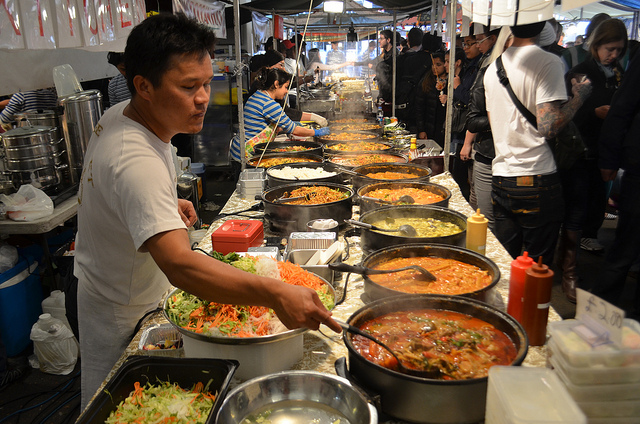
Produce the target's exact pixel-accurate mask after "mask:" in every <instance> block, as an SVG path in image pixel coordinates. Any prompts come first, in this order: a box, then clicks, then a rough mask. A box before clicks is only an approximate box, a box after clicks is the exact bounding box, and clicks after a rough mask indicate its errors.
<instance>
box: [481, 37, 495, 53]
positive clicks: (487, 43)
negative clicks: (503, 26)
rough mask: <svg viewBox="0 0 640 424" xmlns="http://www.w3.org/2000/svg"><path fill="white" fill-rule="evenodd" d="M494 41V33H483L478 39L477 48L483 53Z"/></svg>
mask: <svg viewBox="0 0 640 424" xmlns="http://www.w3.org/2000/svg"><path fill="white" fill-rule="evenodd" d="M495 43H496V37H495V36H494V35H483V36H481V37H480V38H479V39H478V44H476V45H477V46H478V50H480V53H482V54H485V53H486V52H488V51H489V50H491V47H493V45H494V44H495Z"/></svg>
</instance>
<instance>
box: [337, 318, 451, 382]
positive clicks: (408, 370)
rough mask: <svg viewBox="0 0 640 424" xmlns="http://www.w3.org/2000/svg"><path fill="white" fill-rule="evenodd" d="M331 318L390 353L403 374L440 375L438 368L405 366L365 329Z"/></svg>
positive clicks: (432, 376) (433, 376) (347, 330)
mask: <svg viewBox="0 0 640 424" xmlns="http://www.w3.org/2000/svg"><path fill="white" fill-rule="evenodd" d="M333 320H334V321H335V322H337V323H338V325H340V327H342V329H343V330H344V331H346V332H348V333H351V334H357V335H358V336H362V337H364V338H366V339H369V340H371V341H372V342H374V343H376V344H378V345H380V346H382V347H383V348H384V349H385V350H386V351H387V352H389V353H390V354H391V356H393V357H394V358H395V360H396V362H397V365H398V368H400V372H402V373H403V374H408V375H413V376H416V377H422V378H438V377H439V376H440V370H439V369H437V368H435V369H433V370H429V371H424V370H417V369H413V368H409V367H407V366H405V365H404V364H403V363H402V361H401V360H400V358H399V357H398V355H397V354H396V353H395V352H394V351H393V350H392V349H391V348H390V347H389V346H387V345H386V344H384V343H383V342H382V341H381V340H379V339H377V338H375V337H374V336H372V335H371V334H369V333H367V332H366V331H362V330H360V329H359V328H358V327H355V326H353V325H350V324H347V323H346V322H344V321H340V320H339V319H335V318H334V319H333Z"/></svg>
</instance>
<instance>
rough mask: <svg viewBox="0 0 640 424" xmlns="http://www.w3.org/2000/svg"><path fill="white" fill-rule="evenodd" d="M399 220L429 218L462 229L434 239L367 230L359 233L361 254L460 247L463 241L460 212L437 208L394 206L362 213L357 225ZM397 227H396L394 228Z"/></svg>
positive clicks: (464, 232) (463, 224)
mask: <svg viewBox="0 0 640 424" xmlns="http://www.w3.org/2000/svg"><path fill="white" fill-rule="evenodd" d="M402 218H433V219H437V220H439V221H444V222H451V223H453V224H455V225H457V226H458V227H460V228H461V229H462V231H461V232H459V233H457V234H452V235H448V236H438V237H405V236H402V235H401V234H400V233H389V232H384V233H383V232H379V231H373V230H370V229H366V228H362V229H360V244H361V246H362V251H363V252H365V253H371V252H373V251H375V250H378V249H382V248H385V247H388V246H397V245H402V244H408V243H414V244H415V243H424V244H427V243H440V244H447V245H451V246H460V247H464V246H465V245H466V238H467V217H466V216H465V215H463V214H461V213H460V212H457V211H453V210H451V209H447V208H443V207H440V206H427V205H398V206H386V207H383V208H380V209H375V210H372V211H369V212H366V213H364V214H362V215H361V216H360V221H361V222H365V223H367V224H372V223H374V222H376V221H379V220H381V219H393V220H395V219H402ZM398 225H400V224H398Z"/></svg>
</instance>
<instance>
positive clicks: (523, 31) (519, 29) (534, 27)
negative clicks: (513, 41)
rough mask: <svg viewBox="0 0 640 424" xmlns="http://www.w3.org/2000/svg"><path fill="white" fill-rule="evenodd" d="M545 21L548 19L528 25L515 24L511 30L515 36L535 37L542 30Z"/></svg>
mask: <svg viewBox="0 0 640 424" xmlns="http://www.w3.org/2000/svg"><path fill="white" fill-rule="evenodd" d="M545 23H546V21H542V22H536V23H533V24H526V25H515V26H512V27H511V32H512V33H513V36H514V37H518V38H533V37H535V36H536V35H538V34H540V33H541V32H542V30H543V29H544V25H545Z"/></svg>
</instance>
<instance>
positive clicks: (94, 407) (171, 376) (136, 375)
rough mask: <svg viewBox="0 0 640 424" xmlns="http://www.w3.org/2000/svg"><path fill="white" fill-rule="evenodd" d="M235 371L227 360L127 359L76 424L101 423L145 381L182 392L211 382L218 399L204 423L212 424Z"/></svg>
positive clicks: (230, 361) (211, 388) (232, 363)
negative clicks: (169, 385) (168, 384)
mask: <svg viewBox="0 0 640 424" xmlns="http://www.w3.org/2000/svg"><path fill="white" fill-rule="evenodd" d="M237 367H238V362H237V361H233V360H227V359H200V358H199V359H190V358H157V357H149V356H131V357H129V358H128V359H127V360H126V361H125V362H124V364H122V366H121V367H120V368H119V369H118V371H116V374H115V375H114V376H113V378H112V379H111V380H109V382H108V383H107V385H106V386H105V388H104V390H103V391H102V392H101V393H99V394H98V395H97V396H96V398H95V399H94V401H93V402H92V403H91V404H90V405H89V407H88V408H87V409H86V410H85V412H84V413H83V414H82V415H81V416H80V418H78V421H76V424H87V423H96V424H97V423H104V422H105V421H106V420H107V418H108V417H109V414H110V413H111V411H113V410H115V409H116V408H117V407H118V404H119V403H120V402H122V401H123V400H124V399H125V398H127V397H128V396H129V394H130V393H131V392H132V391H133V390H134V383H135V382H140V384H141V385H143V384H146V382H147V381H151V382H155V381H170V382H174V383H178V385H179V386H180V387H182V388H185V389H190V388H191V387H193V385H195V384H196V383H198V382H202V383H203V384H207V382H208V381H209V380H211V379H213V382H212V383H211V385H210V386H209V389H210V391H211V392H214V393H215V392H217V393H218V396H217V397H216V400H215V402H214V404H213V408H212V409H211V412H210V413H209V417H208V418H207V421H206V423H207V424H213V423H214V422H215V417H216V414H217V413H218V409H220V405H222V401H223V400H224V398H225V396H226V394H227V390H228V388H229V383H230V382H231V378H232V377H233V374H234V372H235V370H236V368H237Z"/></svg>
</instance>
